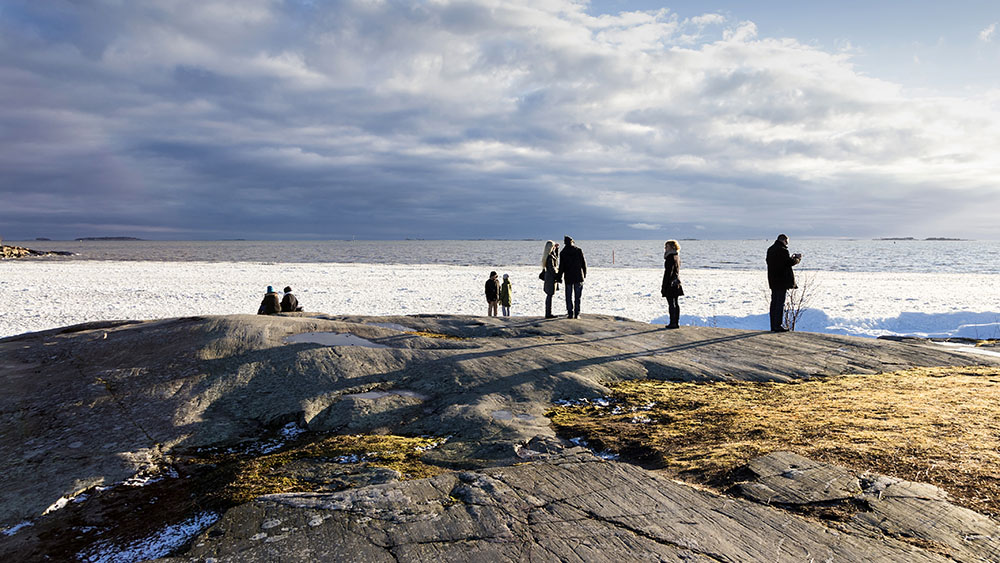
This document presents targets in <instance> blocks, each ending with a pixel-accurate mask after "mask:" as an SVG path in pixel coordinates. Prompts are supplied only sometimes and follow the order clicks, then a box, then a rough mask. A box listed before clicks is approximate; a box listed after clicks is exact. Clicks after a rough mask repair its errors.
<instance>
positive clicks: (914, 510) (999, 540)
mask: <svg viewBox="0 0 1000 563" xmlns="http://www.w3.org/2000/svg"><path fill="white" fill-rule="evenodd" d="M743 478H744V479H745V480H743V481H741V482H739V483H737V484H736V485H735V487H734V488H735V490H736V491H738V492H739V493H741V494H742V495H743V496H744V497H745V498H748V499H751V500H754V501H756V502H759V503H763V504H767V505H771V506H784V507H793V508H808V507H810V506H821V507H824V508H830V507H831V506H834V505H838V504H839V505H841V506H844V507H845V508H846V509H847V510H848V511H849V512H850V513H852V515H851V516H850V517H849V518H845V519H844V523H843V526H842V528H841V529H843V530H844V531H847V532H850V533H853V534H857V535H862V536H870V537H882V536H885V537H892V538H897V539H901V540H903V541H905V542H907V543H910V544H914V545H919V546H921V547H923V548H926V549H929V550H932V551H934V552H936V553H939V554H942V555H945V556H947V557H948V558H949V559H948V560H953V561H1000V525H998V524H997V522H995V521H994V520H991V519H990V518H987V517H985V516H983V515H981V514H978V513H976V512H973V511H971V510H968V509H966V508H962V507H960V506H955V505H954V504H952V503H951V502H949V501H948V495H947V494H946V493H945V492H944V491H942V490H941V489H939V488H937V487H934V486H932V485H928V484H925V483H914V482H910V481H904V480H901V479H895V478H892V477H886V476H884V475H877V474H871V473H862V474H859V475H855V474H853V473H851V472H850V471H847V470H846V469H844V468H842V467H837V466H833V465H829V464H825V463H820V462H816V461H813V460H810V459H807V458H804V457H802V456H799V455H796V454H793V453H790V452H776V453H773V454H770V455H768V456H764V457H762V458H759V459H755V460H753V461H752V462H751V463H750V464H749V465H748V466H747V467H746V468H745V470H744V472H743Z"/></svg>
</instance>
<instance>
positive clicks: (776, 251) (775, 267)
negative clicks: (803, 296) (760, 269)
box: [767, 240, 799, 289]
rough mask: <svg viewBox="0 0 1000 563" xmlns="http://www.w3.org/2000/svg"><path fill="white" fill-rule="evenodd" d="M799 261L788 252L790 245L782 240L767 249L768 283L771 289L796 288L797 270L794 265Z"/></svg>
mask: <svg viewBox="0 0 1000 563" xmlns="http://www.w3.org/2000/svg"><path fill="white" fill-rule="evenodd" d="M798 263H799V261H798V260H797V259H795V258H792V257H791V255H790V254H789V253H788V245H787V244H785V243H783V242H781V241H780V240H776V241H774V244H772V245H771V247H770V248H768V249H767V285H768V286H769V287H770V288H771V289H795V288H796V287H798V286H797V285H795V272H793V271H792V266H794V265H796V264H798Z"/></svg>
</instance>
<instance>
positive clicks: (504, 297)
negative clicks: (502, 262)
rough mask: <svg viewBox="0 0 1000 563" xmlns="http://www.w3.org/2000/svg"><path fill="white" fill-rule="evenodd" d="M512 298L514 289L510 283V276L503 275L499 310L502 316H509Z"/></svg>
mask: <svg viewBox="0 0 1000 563" xmlns="http://www.w3.org/2000/svg"><path fill="white" fill-rule="evenodd" d="M513 297H514V287H513V286H512V285H511V283H510V276H509V275H507V274H504V275H503V283H502V284H500V308H501V310H502V311H503V316H505V317H509V316H510V303H511V301H512V299H513Z"/></svg>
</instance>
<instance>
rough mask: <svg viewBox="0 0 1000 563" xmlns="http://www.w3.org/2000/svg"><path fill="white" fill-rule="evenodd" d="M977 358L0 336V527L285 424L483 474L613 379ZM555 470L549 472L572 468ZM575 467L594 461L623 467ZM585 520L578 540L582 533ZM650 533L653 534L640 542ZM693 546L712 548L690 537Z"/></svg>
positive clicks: (83, 333)
mask: <svg viewBox="0 0 1000 563" xmlns="http://www.w3.org/2000/svg"><path fill="white" fill-rule="evenodd" d="M311 332H319V333H336V334H351V335H353V336H354V337H357V338H360V339H364V340H366V341H368V342H370V343H372V344H377V345H379V346H380V347H368V346H343V345H324V344H317V343H298V344H289V343H287V341H286V339H287V338H288V337H289V336H292V335H301V334H304V333H311ZM362 343H363V342H362ZM973 364H979V365H998V364H1000V359H995V358H989V357H985V356H974V355H970V354H963V353H961V352H954V351H950V350H947V349H943V348H942V347H940V346H933V345H928V344H926V343H921V342H892V341H878V340H871V339H861V338H852V337H842V336H832V335H821V334H808V333H787V334H772V333H769V332H753V331H740V330H732V329H720V328H708V327H682V328H681V329H680V330H671V331H666V330H662V329H661V328H659V327H655V326H652V325H649V324H645V323H637V322H633V321H628V320H625V319H620V318H612V317H606V316H586V317H584V318H581V319H577V320H568V319H552V320H543V319H539V318H524V317H519V318H514V319H503V318H480V317H456V316H430V315H428V316H414V317H390V318H367V317H347V316H329V315H317V314H313V313H292V314H284V315H278V316H258V315H232V316H219V317H190V318H178V319H167V320H159V321H147V322H137V321H129V322H102V323H89V324H84V325H78V326H74V327H69V328H65V329H58V330H51V331H45V332H39V333H31V334H26V335H21V336H17V337H12V338H7V339H3V340H0V373H2V374H3V375H2V377H3V381H4V384H5V391H6V392H5V393H4V395H3V397H2V398H0V417H2V420H0V423H2V428H3V429H4V430H3V432H2V433H0V471H2V473H3V475H4V480H3V482H2V484H0V528H5V529H9V528H10V527H11V526H15V525H18V524H20V523H22V522H25V521H29V522H30V521H35V520H38V521H39V522H42V521H44V520H45V519H44V518H42V519H40V520H39V518H40V516H41V514H42V513H43V512H45V511H46V510H47V509H48V508H49V507H52V506H53V505H55V504H56V503H57V502H58V501H59V500H60V499H67V498H70V497H73V496H74V495H77V494H79V493H81V492H84V491H87V490H89V489H91V488H92V487H95V486H98V485H104V486H107V485H111V484H115V483H121V482H123V481H125V480H126V479H129V478H130V477H132V476H134V475H135V474H136V473H138V472H141V471H143V470H145V469H155V468H157V467H160V468H162V467H163V466H164V465H167V464H169V462H170V458H171V456H173V455H175V454H178V453H183V452H185V451H191V450H193V449H195V448H199V447H204V446H225V445H232V444H237V443H240V442H244V441H254V440H257V439H259V438H260V436H261V435H262V434H264V433H266V432H269V431H274V430H276V429H277V428H280V427H281V426H283V425H285V424H287V423H296V424H297V425H298V426H299V427H300V428H302V429H307V430H310V431H330V432H336V433H394V434H400V435H408V436H420V435H429V436H439V437H445V436H447V437H449V440H448V441H447V442H446V443H445V444H443V445H442V446H440V447H438V448H436V449H434V450H432V451H428V452H427V453H426V454H425V457H426V459H427V460H428V461H429V462H431V463H435V464H437V465H439V466H444V467H452V468H454V469H480V468H484V467H490V466H499V465H503V464H509V463H513V462H517V461H522V460H526V459H528V460H530V459H539V458H544V457H545V456H544V455H543V454H545V453H546V452H558V451H559V450H561V449H562V448H563V447H564V445H563V444H562V443H561V442H560V441H559V440H558V439H557V438H556V437H555V436H554V434H553V431H552V429H551V427H550V426H549V424H548V419H546V418H545V417H544V413H545V411H546V410H547V409H548V408H550V407H551V405H552V403H553V401H555V400H558V399H577V398H584V397H586V398H595V397H599V396H603V395H605V394H606V392H607V389H606V388H605V387H604V383H606V382H611V381H616V380H622V379H637V378H660V379H675V380H689V381H697V380H722V379H745V380H757V381H762V380H770V381H794V380H796V379H801V378H808V377H813V376H820V375H837V374H842V373H859V372H860V373H876V372H880V371H891V370H897V369H903V368H907V367H912V366H938V365H973ZM561 463H562V465H560V466H558V467H554V469H553V470H554V471H555V470H556V469H559V467H563V468H565V467H566V465H565V463H569V462H561ZM572 463H575V464H577V465H576V466H574V467H577V468H578V469H580V470H582V469H584V468H586V469H587V470H588V471H590V470H593V471H598V469H594V468H596V467H601V468H602V469H600V471H605V470H609V469H607V468H608V467H617V464H612V465H606V464H604V465H602V464H597V463H589V462H587V463H584V462H582V461H580V460H577V461H574V462H572ZM533 466H534V465H533ZM515 469H516V468H511V469H504V471H508V470H510V471H514V470H515ZM518 471H527V470H518ZM614 471H619V472H626V473H627V472H628V471H632V469H629V468H618V469H614ZM636 471H638V470H636ZM484 475H485V474H484ZM558 475H559V476H560V477H558V478H559V479H562V476H563V475H565V473H558ZM630 475H631V474H630ZM636 475H638V474H636ZM450 478H451V479H458V477H456V476H452V477H450ZM595 478H597V477H596V476H595ZM634 478H637V479H638V478H639V477H638V476H634ZM647 478H649V479H652V477H646V476H644V477H642V479H647ZM643 482H645V483H647V484H654V483H655V484H656V486H657V487H659V486H661V483H660V482H658V481H655V480H654V481H643ZM381 486H383V487H385V486H397V485H381ZM398 486H400V487H426V486H428V485H426V484H424V485H413V484H410V483H402V484H398ZM443 486H444V485H434V486H433V487H438V488H440V487H443ZM433 487H432V488H433ZM366 490H367V489H366ZM435 490H437V489H435ZM671 490H672V489H671ZM685 490H687V489H685ZM365 494H367V493H365ZM518 494H519V495H520V493H518ZM650 494H652V493H650ZM685 494H694V492H690V491H688V492H687V493H685ZM519 498H520V497H519ZM522 500H523V502H529V501H530V499H527V497H525V498H524V499H522ZM268 502H276V501H273V500H271V501H268ZM630 502H631V501H630ZM719 502H723V501H722V500H720V501H719ZM732 502H734V501H733V500H731V499H729V500H725V503H732ZM740 502H741V503H742V502H744V501H740ZM725 503H724V504H725ZM286 504H287V503H286ZM281 506H285V505H281ZM726 506H729V505H726ZM741 506H742V505H741ZM747 506H750V505H749V504H748V505H747ZM255 507H258V505H256V504H253V505H248V506H247V507H245V510H250V511H253V510H258V508H255ZM741 510H747V509H746V508H742V509H741ZM755 510H756V509H755ZM472 512H475V510H472ZM484 514H485V513H484ZM484 517H485V516H484ZM46 518H52V516H48V517H46ZM477 525H478V524H477ZM483 525H486V524H483ZM511 525H513V524H511ZM520 525H521V524H518V525H517V526H520ZM587 525H589V524H586V525H585V523H581V526H583V528H581V529H580V530H577V532H575V534H576V535H575V536H573V537H583V536H585V535H586V533H585V532H583V530H585V529H586V526H587ZM603 525H604V524H601V526H603ZM553 526H556V524H553ZM567 526H570V525H569V524H567V523H561V524H558V526H556V527H557V528H558V527H563V528H565V527H567ZM516 529H517V530H522V531H523V530H526V529H528V528H516ZM620 529H621V528H619V531H620ZM33 533H35V532H32V528H26V529H24V530H22V531H20V532H18V533H17V538H19V541H18V542H15V543H17V545H22V544H26V543H31V542H30V541H29V540H28V539H25V538H29V539H30V538H31V537H32V536H31V535H32V534H33ZM771 533H776V532H773V531H772V532H771ZM824 533H826V532H824ZM654 536H655V533H654ZM352 537H353V536H350V535H345V539H344V540H343V541H355V540H352V539H351V538H352ZM623 537H624V536H623ZM657 537H658V536H657ZM776 537H777V536H776ZM0 539H2V538H0ZM36 540H37V538H36ZM647 540H648V541H647ZM37 541H42V540H37ZM357 541H361V540H357ZM621 541H625V540H624V539H622V540H621ZM629 541H640V540H639V539H636V538H631V539H629ZM775 541H777V540H775ZM648 542H653V543H657V541H656V540H650V539H648V538H646V539H642V540H641V542H640V543H644V544H645V543H648ZM487 544H489V542H486V543H484V544H483V547H482V548H483V549H487V547H489V545H487ZM8 545H13V544H10V543H9V542H8ZM581 545H582V544H581ZM815 545H816V546H821V545H826V544H824V543H822V542H820V543H817V544H815ZM851 545H853V544H851ZM22 547H23V546H22ZM22 547H17V546H15V547H14V548H10V549H13V550H14V551H15V552H16V551H17V550H18V549H22ZM420 549H422V550H428V551H426V553H428V554H429V553H432V552H433V548H432V547H427V546H425V547H421V548H420ZM643 549H645V548H643ZM649 549H653V546H652V544H650V545H649ZM656 549H660V548H659V547H657V548H656ZM671 549H673V548H671ZM678 549H681V548H678ZM684 549H690V551H691V553H702V552H701V551H699V550H696V549H693V544H692V545H688V547H687V548H684ZM810 549H812V548H810ZM816 549H818V550H820V551H822V549H824V548H822V547H816ZM852 549H853V548H852ZM859 549H860V547H859ZM893 549H895V548H893ZM710 551H711V550H708V551H705V552H704V553H709V552H710ZM653 552H654V551H650V553H653ZM3 553H5V550H4V549H3V548H0V554H3ZM8 553H9V552H8ZM415 553H416V552H415ZM420 553H425V552H424V551H421V552H420ZM511 553H515V552H514V551H512V552H511ZM517 553H521V552H517ZM538 553H543V552H538ZM656 553H659V552H656ZM664 553H667V551H664ZM671 553H673V552H671ZM676 553H681V551H677V552H676ZM685 553H686V552H685ZM893 553H895V552H893ZM671 557H673V556H671ZM677 557H680V556H679V555H678V556H677ZM698 557H708V555H698ZM911 560H912V559H911Z"/></svg>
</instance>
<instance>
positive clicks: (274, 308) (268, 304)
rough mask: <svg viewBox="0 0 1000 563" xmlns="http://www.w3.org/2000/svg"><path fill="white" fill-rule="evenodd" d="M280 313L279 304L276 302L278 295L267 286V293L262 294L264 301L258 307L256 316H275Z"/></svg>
mask: <svg viewBox="0 0 1000 563" xmlns="http://www.w3.org/2000/svg"><path fill="white" fill-rule="evenodd" d="M280 312H281V302H280V301H279V300H278V294H277V293H275V291H274V288H273V287H271V286H267V293H266V294H264V300H263V301H261V302H260V307H259V308H258V309H257V314H258V315H277V314H278V313H280Z"/></svg>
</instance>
